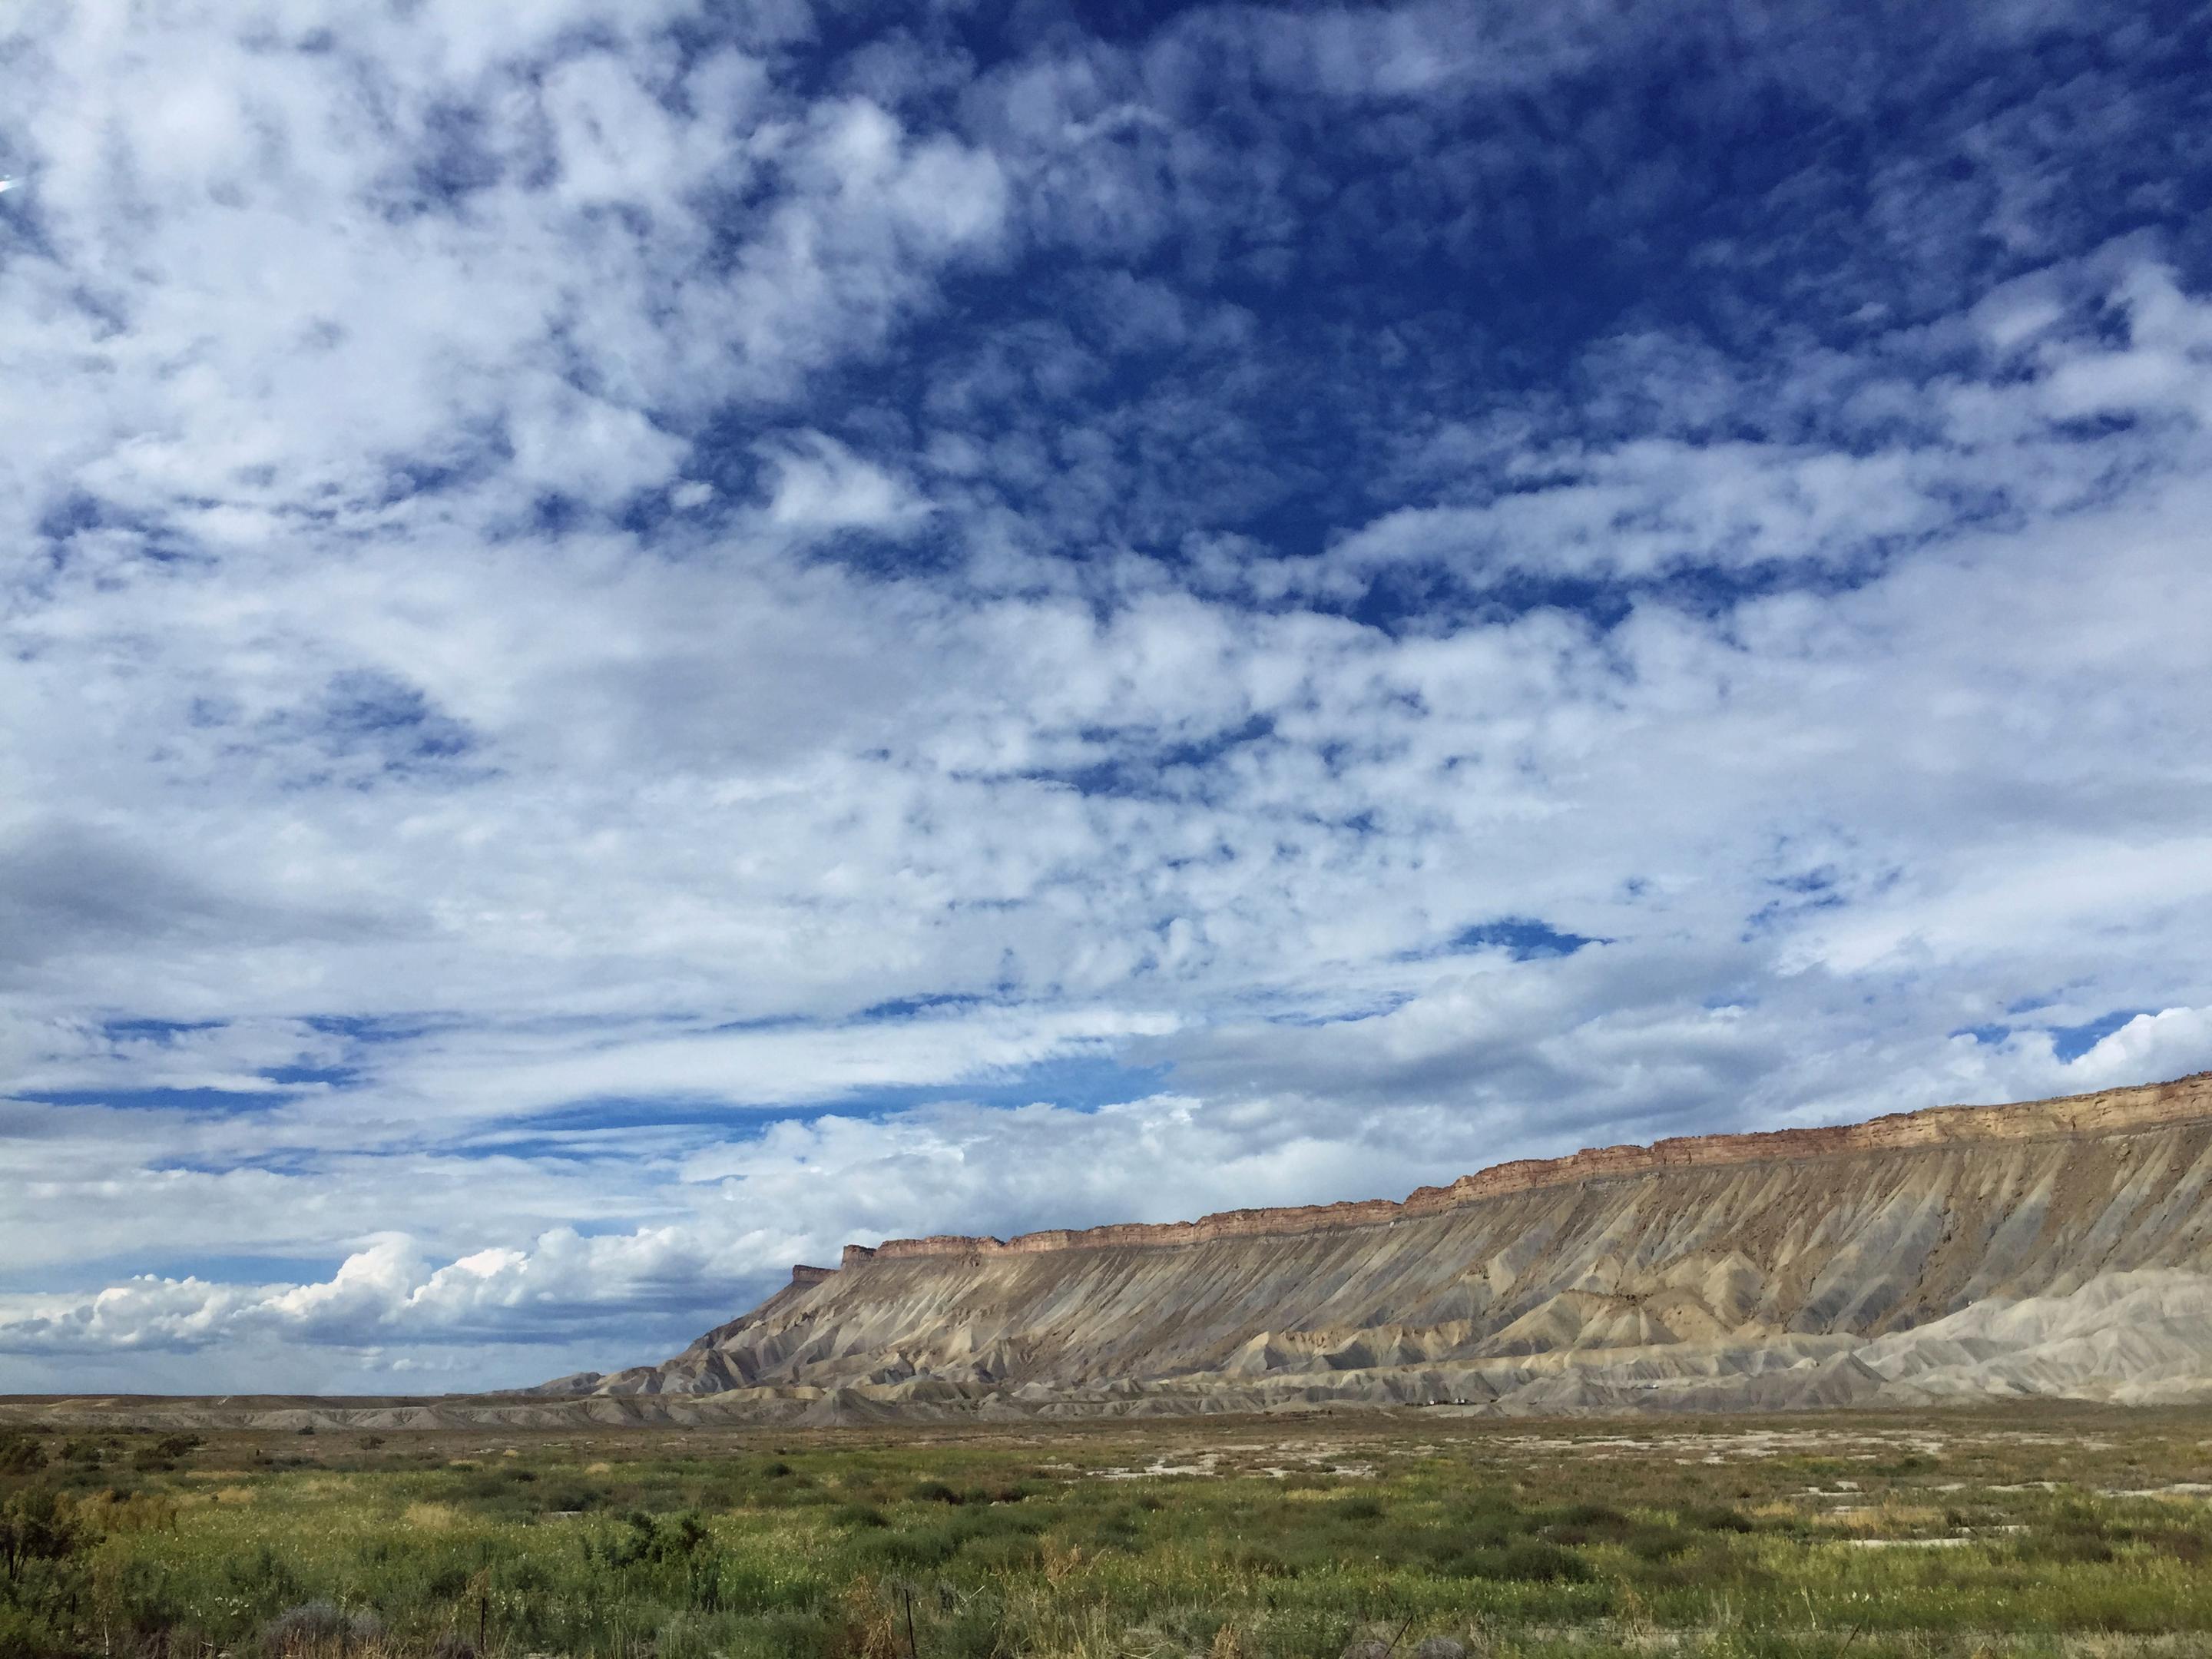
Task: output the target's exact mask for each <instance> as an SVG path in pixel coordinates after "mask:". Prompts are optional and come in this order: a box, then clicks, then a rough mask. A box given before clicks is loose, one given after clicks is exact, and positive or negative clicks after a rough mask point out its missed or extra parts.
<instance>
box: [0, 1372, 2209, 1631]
mask: <svg viewBox="0 0 2212 1659" xmlns="http://www.w3.org/2000/svg"><path fill="white" fill-rule="evenodd" d="M1753 1426H1756V1425H1753ZM1774 1426H1775V1427H1776V1428H1777V1429H1778V1430H1779V1431H1780V1434H1781V1436H1782V1437H1783V1438H1781V1439H1780V1440H1778V1441H1776V1442H1774V1443H1760V1444H1759V1445H1757V1447H1756V1449H1753V1443H1752V1442H1750V1441H1748V1440H1747V1439H1746V1437H1745V1436H1746V1434H1747V1427H1746V1425H1735V1424H1716V1425H1694V1426H1685V1425H1678V1424H1668V1425H1656V1426H1655V1425H1649V1424H1645V1425H1636V1426H1634V1427H1632V1428H1629V1429H1623V1428H1621V1427H1620V1426H1618V1425H1615V1426H1613V1427H1607V1426H1604V1425H1583V1424H1577V1425H1564V1426H1559V1425H1554V1426H1551V1427H1545V1428H1538V1429H1531V1428H1528V1427H1527V1426H1524V1425H1514V1426H1511V1427H1497V1426H1490V1425H1480V1426H1477V1425H1468V1424H1467V1423H1465V1422H1463V1421H1462V1422H1460V1423H1455V1424H1452V1425H1449V1427H1448V1428H1438V1427H1437V1426H1435V1425H1433V1423H1432V1422H1430V1421H1424V1420H1421V1419H1418V1418H1407V1419H1355V1420H1352V1421H1344V1420H1338V1421H1325V1422H1312V1421H1309V1422H1304V1423H1300V1424H1297V1425H1285V1424H1281V1423H1272V1422H1271V1423H1253V1422H1249V1421H1247V1422H1242V1423H1219V1424H1207V1425H1198V1426H1194V1425H1156V1426H1146V1427H1134V1426H1129V1425H1119V1426H1115V1427H1112V1428H1097V1427H1091V1428H1070V1429H1065V1430H1060V1429H1050V1430H1036V1429H1026V1428H1025V1429H1023V1430H1021V1431H1018V1432H1017V1431H1006V1432H1004V1433H1003V1434H1000V1435H998V1436H994V1435H991V1434H987V1433H983V1432H980V1431H970V1432H967V1433H962V1434H953V1433H947V1432H943V1431H939V1432H937V1433H934V1434H917V1435H915V1436H914V1437H909V1438H908V1439H907V1440H906V1441H904V1442H903V1443H902V1442H901V1441H899V1440H896V1439H894V1438H891V1437H887V1436H886V1435H884V1434H883V1433H882V1432H880V1431H869V1432H867V1433H861V1432H858V1431H855V1432H854V1433H851V1434H848V1435H842V1436H839V1435H816V1436H813V1437H808V1438H806V1439H804V1440H800V1439H799V1438H796V1437H789V1436H787V1437H784V1438H783V1439H782V1440H781V1441H779V1440H775V1439H772V1438H771V1437H769V1436H767V1435H764V1434H752V1435H746V1434H742V1433H732V1432H726V1431H714V1432H708V1431H701V1432H698V1433H696V1434H694V1435H691V1436H688V1437H687V1436H683V1435H677V1434H671V1433H668V1432H665V1431H653V1432H648V1431H631V1432H630V1433H629V1434H627V1435H625V1434H622V1433H618V1432H613V1431H609V1432H605V1433H601V1434H599V1435H597V1436H596V1437H589V1438H580V1437H574V1436H569V1437H555V1436H541V1437H536V1438H532V1437H526V1436H521V1435H513V1436H509V1437H506V1438H505V1439H504V1440H497V1441H495V1442H494V1443H489V1444H486V1443H484V1440H483V1437H477V1438H476V1440H475V1443H473V1444H465V1443H462V1442H465V1441H467V1440H468V1439H469V1437H462V1436H453V1435H439V1436H434V1435H421V1436H410V1435H409V1434H404V1433H393V1434H390V1435H387V1436H385V1437H381V1438H378V1437H360V1436H347V1435H343V1434H341V1433H334V1432H331V1431H325V1433H324V1434H322V1435H320V1436H318V1437H298V1438H295V1437H283V1439H281V1440H280V1439H279V1438H278V1437H259V1438H257V1437H251V1436H243V1435H239V1436H228V1437H224V1436H218V1437H215V1441H214V1443H210V1444H199V1443H191V1442H190V1441H188V1440H185V1439H183V1438H180V1437H168V1438H167V1439H164V1438H161V1437H155V1436H152V1435H138V1436H133V1435H129V1434H124V1433H114V1434H108V1435H104V1436H92V1435H84V1434H82V1433H79V1434H76V1435H62V1434H39V1435H32V1436H22V1435H16V1436H14V1437H9V1435H7V1434H6V1433H4V1432H0V1516H5V1517H9V1518H8V1519H7V1520H5V1522H4V1523H0V1525H4V1527H5V1528H14V1529H15V1530H14V1531H13V1532H12V1533H11V1532H9V1531H6V1530H4V1529H0V1544H5V1543H7V1541H9V1538H11V1537H13V1538H15V1539H17V1540H18V1542H19V1543H20V1544H21V1547H19V1548H15V1549H13V1550H12V1551H0V1553H4V1554H10V1555H11V1557H12V1559H13V1566H12V1569H11V1570H10V1571H9V1572H8V1573H7V1574H6V1575H5V1576H4V1577H0V1655H5V1656H7V1659H16V1656H18V1655H27V1656H28V1655H40V1654H57V1655H58V1654H76V1653H101V1654H109V1655H112V1654H128V1653H133V1652H147V1653H152V1652H156V1651H161V1652H166V1653H167V1654H169V1655H172V1656H175V1655H179V1654H184V1653H192V1654H224V1655H234V1656H247V1655H252V1656H263V1655H265V1654H268V1653H270V1651H272V1650H274V1649H276V1648H280V1647H281V1646H282V1645H283V1643H284V1642H285V1641H286V1640H288V1639H290V1640H292V1641H294V1642H295V1645H296V1647H297V1648H298V1650H301V1651H303V1652H304V1651H311V1650H312V1651H315V1652H318V1653H322V1652H330V1653H333V1654H335V1653H336V1652H337V1651H339V1650H341V1649H343V1650H344V1651H346V1652H348V1653H349V1654H352V1655H355V1656H356V1659H373V1656H380V1655H407V1654H422V1655H428V1654H430V1653H432V1652H433V1651H434V1650H438V1644H440V1643H441V1641H442V1642H443V1643H444V1644H445V1647H444V1650H443V1651H445V1652H447V1653H448V1654H451V1653H454V1652H456V1651H458V1647H457V1644H460V1643H463V1642H465V1643H467V1644H474V1643H475V1641H476V1640H477V1637H478V1634H479V1632H481V1633H482V1635H483V1639H484V1643H485V1646H486V1647H487V1648H488V1649H489V1653H490V1654H495V1655H500V1656H514V1659H521V1656H525V1655H532V1654H538V1655H572V1656H578V1659H581V1656H586V1655H591V1656H622V1659H643V1656H647V1655H651V1656H656V1659H688V1656H700V1659H705V1656H710V1655H728V1656H763V1659H767V1656H793V1659H897V1656H905V1655H907V1654H908V1620H909V1619H910V1620H911V1623H912V1629H913V1637H912V1641H913V1645H914V1647H915V1650H918V1652H919V1655H920V1656H921V1659H1002V1656H1003V1659H1011V1656H1016V1655H1071V1656H1085V1659H1109V1656H1129V1659H1140V1656H1141V1659H1164V1656H1168V1655H1170V1654H1188V1655H1194V1656H1196V1655H1206V1656H1209V1659H1263V1656H1265V1659H1275V1656H1280V1659H1336V1656H1338V1655H1339V1654H1340V1653H1342V1652H1343V1651H1344V1650H1345V1649H1346V1646H1347V1645H1348V1644H1351V1643H1352V1642H1353V1641H1354V1640H1355V1639H1357V1638H1364V1637H1368V1636H1371V1635H1376V1636H1380V1637H1382V1638H1383V1639H1384V1640H1385V1641H1386V1642H1387V1641H1389V1639H1390V1638H1392V1637H1393V1636H1397V1637H1398V1638H1399V1647H1398V1648H1397V1650H1395V1651H1396V1652H1398V1653H1399V1654H1401V1655H1402V1656H1406V1659H1411V1656H1412V1654H1413V1649H1414V1646H1415V1645H1416V1644H1418V1643H1419V1641H1420V1640H1422V1639H1424V1638H1429V1637H1436V1636H1449V1637H1451V1638H1454V1639H1456V1640H1458V1641H1461V1642H1462V1643H1465V1644H1468V1646H1469V1647H1470V1648H1471V1649H1472V1650H1474V1651H1476V1652H1477V1653H1479V1654H1487V1655H1496V1656H1522V1655H1526V1656H1531V1659H1534V1656H1539V1655H1553V1654H1559V1655H1565V1654H1578V1655H1589V1654H1596V1653H1615V1652H1624V1651H1637V1652H1652V1653H1659V1652H1662V1651H1663V1652H1667V1653H1693V1654H1712V1655H1737V1654H1742V1655H1758V1654H1767V1653H1773V1654H1783V1653H1789V1654H1804V1655H1811V1656H1838V1659H1840V1656H1843V1655H1845V1654H1848V1655H1849V1656H1850V1659H1860V1656H1869V1655H1891V1654H1894V1655H1898V1656H1904V1655H1906V1654H1911V1655H1913V1656H1928V1655H1931V1654H1937V1653H1954V1652H1955V1653H1957V1654H1959V1655H1960V1656H1967V1655H1973V1654H1978V1653H1982V1652H1990V1653H1999V1652H2010V1651H2021V1652H2035V1653H2051V1654H2058V1653H2071V1652H2081V1653H2091V1652H2093V1653H2098V1654H2106V1653H2112V1652H2118V1651H2126V1650H2132V1649H2136V1648H2141V1649H2142V1650H2145V1651H2149V1650H2154V1649H2155V1650H2172V1649H2174V1647H2175V1644H2180V1646H2181V1647H2182V1648H2185V1649H2188V1650H2212V1571H2208V1570H2207V1562H2206V1553H2207V1549H2208V1546H2212V1511H2208V1510H2207V1508H2206V1506H2205V1505H2204V1504H2203V1503H2202V1502H2200V1501H2197V1500H2196V1499H2194V1498H2190V1497H2189V1496H2188V1495H2186V1494H2172V1495H2163V1496H2156V1497H2129V1496H2124V1495H2114V1493H2115V1492H2124V1491H2125V1490H2128V1489H2132V1488H2137V1487H2144V1486H2170V1485H2171V1484H2172V1483H2174V1482H2177V1481H2185V1480H2203V1479H2204V1478H2205V1477H2206V1474H2207V1473H2208V1469H2212V1464H2208V1461H2207V1454H2206V1449H2205V1448H2206V1443H2207V1442H2208V1440H2212V1418H2208V1419H2196V1418H2190V1417H2186V1416H2183V1415H2178V1414H2172V1413H2167V1414H2163V1415H2160V1416H2155V1417H2144V1418H2140V1419H2114V1418H2109V1417H2100V1418H2098V1419H2095V1429H2094V1432H2093V1433H2092V1432H2087V1431H2080V1430H2068V1431H2054V1432H2049V1433H2045V1432H2041V1431H2028V1432H2023V1431H2022V1430H2021V1428H2020V1427H2019V1425H2018V1424H2017V1423H2012V1422H2003V1421H1999V1420H1996V1419H1929V1420H1928V1421H1927V1422H1926V1423H1925V1424H1914V1425H1900V1424H1898V1423H1896V1422H1893V1421H1885V1420H1883V1419H1864V1418H1856V1419H1847V1418H1835V1419H1822V1420H1821V1421H1820V1422H1819V1423H1817V1424H1816V1423H1814V1422H1812V1421H1809V1420H1808V1419H1796V1420H1792V1421H1784V1422H1783V1423H1781V1424H1778V1425H1774ZM1624 1436H1634V1437H1638V1438H1640V1439H1642V1440H1644V1441H1645V1442H1647V1443H1646V1444H1644V1445H1635V1446H1624V1445H1621V1444H1620V1440H1621V1439H1622V1438H1623V1437H1624ZM1653 1442H1656V1443H1653ZM1900 1442H1903V1443H1917V1444H1919V1445H1921V1446H1923V1448H1924V1447H1926V1446H1929V1445H1936V1446H1937V1447H1938V1448H1939V1449H1937V1450H1933V1451H1931V1450H1928V1449H1917V1450H1916V1449H1906V1447H1905V1445H1903V1444H1900ZM1201 1454H1204V1455H1211V1456H1212V1459H1213V1460H1214V1462H1213V1468H1214V1473H1213V1474H1210V1475H1206V1476H1176V1475H1161V1476H1142V1475H1139V1477H1138V1478H1133V1479H1122V1478H1109V1474H1117V1473H1120V1472H1126V1471H1128V1470H1141V1469H1144V1468H1147V1467H1150V1466H1151V1465H1152V1463H1153V1462H1156V1461H1158V1460H1162V1459H1164V1461H1165V1462H1167V1463H1168V1464H1169V1465H1170V1466H1182V1465H1185V1464H1188V1463H1189V1462H1193V1461H1194V1460H1196V1459H1197V1458H1198V1457H1199V1456H1200V1455H1201ZM1337 1470H1345V1471H1351V1472H1346V1473H1335V1472H1332V1471H1337ZM1370 1471H1371V1472H1370ZM2151 1471H2155V1472H2156V1473H2155V1474H2151V1473H2150V1472H2151ZM2041 1481H2052V1482H2055V1483H2057V1484H2056V1487H2055V1489H2051V1490H2046V1489H2045V1488H2044V1487H2042V1486H2035V1485H2028V1484H2026V1483H2029V1482H2041ZM41 1517H43V1518H41ZM39 1528H45V1530H44V1531H43V1532H41V1531H40V1530H39ZM1861 1540H1873V1541H1877V1543H1878V1544H1879V1545H1880V1546H1881V1547H1868V1546H1867V1545H1866V1544H1865V1543H1863V1542H1862V1541H1861ZM1938 1541H1940V1542H1938ZM487 1659H489V1656H487Z"/></svg>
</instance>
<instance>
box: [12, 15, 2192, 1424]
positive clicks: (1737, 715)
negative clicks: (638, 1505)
mask: <svg viewBox="0 0 2212 1659" xmlns="http://www.w3.org/2000/svg"><path fill="white" fill-rule="evenodd" d="M0 31H4V33H0V73H4V77H5V84H6V86H7V88H8V95H7V97H6V99H5V100H4V101H0V173H9V174H13V175H15V177H16V178H17V179H19V180H20V182H19V184H18V185H16V186H15V187H14V188H11V189H9V191H7V192H6V193H5V194H4V195H0V386H4V396H0V1391H19V1392H22V1391H47V1390H74V1389H97V1390H112V1389H136V1390H144V1391H155V1390H161V1391H235V1390H311V1389H319V1390H332V1391H348V1392H368V1393H386V1392H416V1391H443V1390H453V1389H479V1388H493V1387H510V1386H520V1385H526V1384H529V1383H536V1382H538V1381H541V1380H544V1379H545V1378H548V1377H551V1376H556V1375H560V1374H562V1373H564V1372H568V1371H572V1370H580V1369H586V1368H588V1369H594V1370H611V1369H613V1368H615V1367H617V1366H619V1365H623V1364H632V1363H636V1362H640V1361H646V1360H651V1359H653V1358H659V1357H660V1356H662V1355H664V1354H665V1353H667V1352H672V1351H673V1350H674V1349H676V1348H678V1347H680V1346H683V1344H684V1342H686V1341H688V1340H690V1338H691V1337H692V1336H693V1335H695V1334H697V1333H698V1332H699V1331H700V1330H702V1329H703V1328H706V1327H707V1326H708V1325H710V1324H713V1323H715V1322H720V1321H721V1320H724V1319H726V1318H728V1317H731V1316H733V1315H734V1314H736V1313H737V1312H738V1311H740V1310H743V1309H744V1308H746V1307H748V1306H750V1305H751V1304H754V1303H755V1302H757V1300H759V1299H760V1298H761V1297H763V1296H764V1295H766V1294H767V1293H769V1291H772V1290H774V1289H775V1287H776V1286H777V1285H779V1284H780V1283H781V1282H782V1281H783V1280H784V1279H785V1278H786V1276H787V1272H788V1268H789V1267H790V1265H791V1264H792V1263H793V1262H797V1261H810V1262H834V1261H836V1252H837V1250H838V1249H839V1247H840V1246H841V1245H842V1244H844V1243H848V1242H860V1243H875V1242H877V1241H878V1240H879V1239H881V1238H884V1237H897V1236H909V1235H915V1234H925V1233H932V1232H948V1231H958V1232H974V1233H996V1234H1000V1235H1002V1236H1003V1235H1006V1234H1010V1233H1012V1232H1015V1231H1022V1230H1025V1229H1030V1228H1035V1227H1041V1226H1081V1225H1090V1224H1095V1223H1102V1222H1109V1221H1123V1220H1167V1219H1173V1218H1186V1217H1190V1216H1194V1215H1197V1214H1200V1213H1202V1212H1206V1211H1208V1210H1212V1209H1219V1208H1225V1207H1231V1206H1243V1205H1261V1204H1291V1203H1302V1202H1314V1201H1326V1200H1337V1199H1356V1198H1369V1197H1375V1196H1397V1195H1401V1194H1404V1193H1405V1192H1407V1190H1409V1189H1410V1188H1413V1187H1414V1186H1417V1185H1420V1184H1423V1183H1427V1182H1443V1181H1449V1179H1451V1178H1452V1177H1454V1176H1458V1175H1461V1174H1463V1173H1467V1172H1468V1171H1470V1170H1475V1169H1478V1168H1480V1167H1482V1166H1484V1165H1486V1164H1492V1163H1495V1162H1498V1161H1499V1160H1501V1159H1504V1158H1515V1157H1523V1156H1538V1155H1547V1154H1555V1153H1560V1152H1569V1151H1571V1150H1573V1149H1575V1148H1577V1147H1578V1146H1584V1145H1591V1144H1608V1143H1613V1142H1620V1141H1629V1140H1635V1141H1644V1140H1649V1139H1653V1138H1655V1137H1658V1136H1662V1135H1668V1134H1676V1133H1699V1132H1710V1131H1721V1130H1735V1129H1769V1128H1776V1127H1787V1126H1790V1125H1796V1124H1810V1123H1826V1122H1838V1121H1849V1120H1853V1119H1857V1118H1862V1117H1865V1116H1869V1115H1874V1114H1877V1113H1881V1112H1887V1111H1895V1110H1903V1109H1916V1108H1920V1107H1925V1106H1931V1105H1936V1104H1940V1103H1948V1102H1960V1101H1977V1102H1983V1101H2006V1100H2015V1099H2027V1098H2035V1097H2045V1096H2050V1095H2054V1094H2062V1093H2071V1092H2077V1091H2087V1090H2093V1089H2100V1088H2106V1087H2110V1086H2115V1085H2125V1084H2133V1083H2139V1082H2144V1081H2149V1080H2154V1079H2164V1078H2169V1077H2174V1076H2178V1075H2181V1074H2184V1073H2189V1072H2191V1071H2196V1070H2200V1069H2203V1068H2205V1067H2207V1066H2212V714H2208V711H2212V648H2208V641H2212V570H2208V551H2212V533H2208V528H2207V527H2208V526H2212V214H2208V208H2212V75H2208V74H2207V73H2206V64H2207V58H2208V52H2212V12H2208V11H2207V10H2205V9H2198V8H2192V7H2181V6H2174V7H2160V6H2135V5H2125V4H2123V5H2119V6H2112V5H2090V4H2087V3H2082V4H2078V5H2076V4H2071V3H2066V0H2021V3H1985V4H1978V5H1972V6H1965V5H1960V6H1952V5H1942V4H1938V5H1918V6H1882V7H1864V8H1844V9H1836V8H1827V9H1821V8H1808V7H1804V6H1783V5H1776V6H1772V7H1768V6H1765V5H1759V4H1752V3H1728V0H1719V3H1716V0H1699V3H1696V4H1678V3H1669V0H1653V3H1649V4H1644V5H1638V6H1634V7H1618V6H1613V5H1601V4H1585V3H1575V0H1525V3H1524V0H1456V3H1447V4H1442V5H1436V6H1424V5H1413V6H1403V7H1397V8H1390V7H1384V6H1365V5H1363V6H1359V7H1356V8H1352V9H1343V10H1334V9H1318V8H1288V9H1275V8H1266V7H1257V6H1200V7H1190V8H1175V7H1151V6H1146V5H1141V4H1137V3H1132V0H1119V3H1085V4H1082V5H1074V4H1066V5H1060V4H1053V3H1044V0H1039V3H1030V0H1015V3H995V0H994V3H985V0H976V3H972V4H970V3H957V0H945V3H932V0H908V3H905V4H898V5H893V4H873V3H865V0H848V3H823V4H821V5H817V6H810V5H808V4H805V3H803V0H753V3H749V4H744V5H735V6H733V5H720V4H717V5H709V6H704V7H702V6H697V5H693V4H690V3H686V0H621V3H616V0H519V3H517V4H514V5H512V6H502V7H498V8H488V7H485V6H483V5H481V4H479V3H475V0H364V3H362V4H358V5H355V6H352V7H347V8H339V9H332V8H330V7H327V6H324V5H319V4H312V5H311V4H307V3H302V0H222V3H193V0H158V3H129V4H126V3H124V0H25V3H23V4H21V5H20V6H17V7H15V8H13V9H11V10H10V12H9V15H8V17H7V18H6V19H5V20H0Z"/></svg>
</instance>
